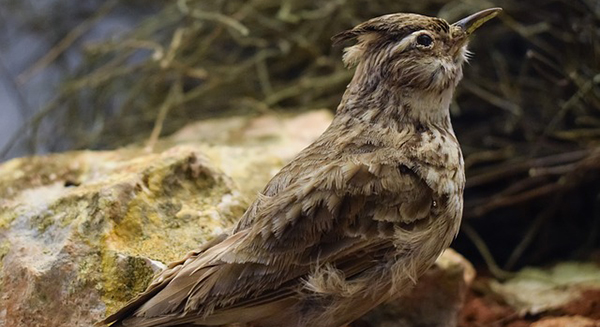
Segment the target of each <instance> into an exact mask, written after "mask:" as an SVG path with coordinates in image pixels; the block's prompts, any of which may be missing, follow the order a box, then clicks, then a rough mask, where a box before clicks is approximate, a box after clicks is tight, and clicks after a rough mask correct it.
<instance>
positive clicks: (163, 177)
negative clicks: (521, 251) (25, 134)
mask: <svg viewBox="0 0 600 327" xmlns="http://www.w3.org/2000/svg"><path fill="white" fill-rule="evenodd" d="M330 121H331V114H330V113H329V112H327V111H315V112H309V113H305V114H302V115H299V116H295V117H276V116H274V115H265V116H261V117H258V118H253V119H248V118H226V119H216V120H209V121H204V122H199V123H195V124H192V125H190V126H187V127H185V128H184V129H182V130H181V131H180V132H179V133H176V134H175V135H173V136H171V137H169V138H167V139H165V140H162V141H160V142H159V143H158V144H157V145H156V146H155V147H154V151H147V150H144V149H142V148H141V147H136V146H131V147H128V148H123V149H118V150H114V151H102V152H100V151H97V152H93V151H79V152H69V153H63V154H54V155H49V156H45V157H31V158H20V159H14V160H11V161H9V162H6V163H3V164H2V165H0V326H28V327H37V326H44V327H54V326H70V327H76V326H82V327H83V326H86V327H87V326H92V325H93V323H94V322H96V321H98V320H100V319H102V318H103V317H104V316H105V314H106V313H112V312H114V311H115V310H116V309H117V308H118V307H119V306H121V305H122V304H123V303H124V302H125V301H127V300H128V299H129V298H131V297H133V296H134V295H135V294H136V293H138V292H140V291H142V290H143V289H144V288H145V287H146V285H147V283H148V282H149V280H150V279H151V277H152V276H153V274H154V273H156V272H157V271H159V270H160V269H162V268H163V267H164V264H165V263H168V262H170V261H174V260H176V259H179V258H180V257H182V256H183V255H185V253H186V252H188V251H190V250H193V249H195V248H197V247H198V246H199V245H200V244H201V243H203V242H205V241H206V240H208V239H210V238H211V237H213V236H214V235H215V234H218V233H221V232H223V231H225V230H226V229H227V228H229V227H230V226H231V225H232V224H233V222H235V221H236V220H237V219H238V218H239V217H240V216H241V215H242V213H243V212H244V209H245V208H246V207H247V205H248V204H249V203H250V201H252V200H253V198H254V197H255V196H256V193H257V192H258V191H259V190H260V189H261V188H262V187H263V186H264V185H265V183H266V182H267V181H268V180H269V178H270V177H271V176H272V175H273V174H274V173H276V172H277V171H278V170H279V169H280V168H281V167H282V166H283V164H284V163H285V162H287V161H289V160H290V159H291V158H292V157H293V156H294V155H295V154H296V153H298V152H299V151H300V150H301V149H302V148H303V147H305V146H306V145H308V144H309V143H310V142H312V141H313V140H314V139H315V138H316V137H317V136H318V135H320V134H321V133H322V132H323V130H324V129H325V128H326V127H327V126H328V124H329V122H330ZM444 258H449V257H448V256H444ZM440 262H443V261H440ZM466 265H467V264H455V263H448V264H446V265H445V264H442V263H440V264H439V265H438V266H437V267H438V268H435V269H433V270H432V271H431V272H429V273H428V276H429V277H427V278H426V279H425V280H427V279H429V280H431V283H429V282H428V283H423V284H422V285H421V286H419V287H417V289H416V290H415V293H414V297H415V298H414V299H417V298H418V299H419V301H425V302H427V303H431V305H432V307H430V308H425V309H424V308H422V307H421V306H420V305H419V304H418V303H417V302H416V301H415V302H414V303H412V304H410V301H412V300H408V302H405V303H404V304H400V303H401V302H394V303H393V304H392V306H391V307H390V308H393V309H390V312H394V311H393V310H396V311H397V310H399V308H402V305H404V306H407V305H408V306H410V310H416V311H414V312H415V315H419V314H430V313H431V310H432V309H433V308H440V310H442V311H444V310H445V311H444V312H441V313H439V316H440V317H441V316H444V315H445V316H447V317H454V315H455V313H454V312H455V311H456V307H457V306H458V302H456V301H459V300H460V297H461V296H462V295H460V292H461V291H460V290H462V287H463V286H464V284H465V278H463V275H464V274H465V271H467V270H468V269H466V268H465V267H466ZM458 266H460V267H462V268H459V267H458ZM461 269H462V270H461ZM453 283H456V284H453ZM439 290H441V292H439V299H435V298H436V297H438V295H436V294H438V291H439ZM431 291H433V293H432V294H429V295H427V294H421V293H420V292H431ZM430 301H431V302H430ZM446 301H448V302H446ZM448 303H450V305H447V306H445V307H444V304H448ZM428 305H429V304H428ZM442 307H444V308H443V309H442ZM383 310H386V309H383ZM379 312H384V311H379ZM390 314H391V315H394V317H396V316H397V315H396V314H395V313H390ZM373 317H375V316H373ZM378 319H379V318H378ZM411 319H412V318H411ZM448 319H450V318H448ZM388 320H389V319H388ZM388 320H385V321H388ZM378 321H379V320H378ZM380 321H383V320H380ZM382 326H383V323H382ZM386 326H396V325H386ZM398 326H400V325H398Z"/></svg>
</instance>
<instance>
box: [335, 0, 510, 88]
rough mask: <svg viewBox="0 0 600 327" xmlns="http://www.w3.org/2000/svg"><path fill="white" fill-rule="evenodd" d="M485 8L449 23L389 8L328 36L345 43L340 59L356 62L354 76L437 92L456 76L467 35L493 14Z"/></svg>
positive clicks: (370, 84)
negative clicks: (349, 42) (348, 44)
mask: <svg viewBox="0 0 600 327" xmlns="http://www.w3.org/2000/svg"><path fill="white" fill-rule="evenodd" d="M500 10H501V9H500V8H491V9H486V10H483V11H480V12H478V13H475V14H473V15H471V16H468V17H466V18H464V19H462V20H460V21H458V22H456V23H454V24H448V22H446V21H445V20H443V19H441V18H436V17H428V16H422V15H417V14H390V15H385V16H381V17H377V18H373V19H371V20H368V21H366V22H364V23H362V24H359V25H358V26H356V27H355V28H353V29H351V30H348V31H345V32H342V33H339V34H337V35H336V36H334V37H333V41H334V44H337V43H340V42H344V41H347V40H356V41H357V43H356V44H355V45H353V46H351V47H348V48H346V49H345V54H344V62H345V63H346V65H347V66H355V65H356V66H357V71H356V74H355V81H357V82H358V83H359V84H361V85H362V87H363V88H366V89H371V90H373V89H374V88H376V87H377V86H378V85H385V86H388V87H403V88H406V87H409V88H411V89H422V90H429V91H437V92H442V91H444V90H447V89H450V88H452V89H453V88H454V87H455V86H456V84H457V83H458V82H459V81H460V79H461V78H462V65H463V63H464V62H465V61H466V60H467V59H468V56H469V52H468V51H467V42H468V38H469V35H470V34H472V33H473V31H475V30H476V29H477V28H478V27H479V26H481V25H482V24H483V23H485V22H486V21H488V20H490V19H491V18H493V17H494V16H496V15H497V14H498V12H499V11H500Z"/></svg>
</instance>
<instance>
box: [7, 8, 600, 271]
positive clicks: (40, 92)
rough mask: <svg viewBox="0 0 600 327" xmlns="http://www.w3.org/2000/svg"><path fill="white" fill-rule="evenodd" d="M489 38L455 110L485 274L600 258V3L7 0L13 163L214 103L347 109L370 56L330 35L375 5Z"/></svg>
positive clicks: (213, 110) (479, 40) (138, 139)
mask: <svg viewBox="0 0 600 327" xmlns="http://www.w3.org/2000/svg"><path fill="white" fill-rule="evenodd" d="M489 7H502V8H504V12H503V14H502V15H501V16H500V17H499V18H497V19H495V20H493V21H491V22H489V23H488V24H486V25H485V26H484V28H482V29H481V30H480V31H478V33H477V35H476V36H475V37H474V38H473V40H472V42H471V50H472V51H473V52H474V54H475V55H474V58H473V59H472V60H471V63H470V64H469V65H468V66H467V67H465V78H464V80H463V82H462V83H461V84H460V86H459V88H458V90H457V93H456V97H455V101H454V103H453V104H452V107H451V112H452V117H453V122H454V127H455V131H456V133H457V135H458V138H459V140H460V141H461V144H462V146H463V150H464V154H465V161H466V166H467V179H468V185H467V190H466V195H465V200H466V204H465V225H464V227H463V232H461V234H460V236H459V238H458V239H457V241H456V242H455V244H454V247H455V248H456V249H458V250H459V252H461V253H463V254H464V255H466V256H467V257H468V258H469V259H470V260H471V261H472V262H474V263H475V264H476V265H477V266H478V267H479V269H480V270H481V271H482V273H483V274H487V273H489V274H490V275H492V276H495V277H498V278H502V276H504V274H506V273H507V272H508V271H512V270H515V269H518V268H520V267H523V266H525V265H545V264H550V263H553V262H556V261H559V260H571V259H581V260H596V261H597V262H598V261H600V255H599V252H598V251H597V249H598V246H599V245H600V242H599V236H600V174H599V172H600V1H597V0H531V1H517V0H498V1H476V0H455V1H442V0H423V1H405V0H370V1H366V0H364V1H350V0H332V1H320V0H278V1H276V0H228V1H219V0H216V1H196V0H187V1H186V0H179V1H168V2H162V1H115V0H108V1H96V0H85V1H77V2H65V1H56V0H45V1H40V0H18V1H17V0H0V161H5V160H8V159H10V158H14V157H19V156H27V155H36V154H44V153H50V152H60V151H67V150H77V149H114V148H116V147H120V146H124V145H129V144H136V143H139V144H142V143H143V142H145V141H146V140H148V138H150V137H151V135H152V134H154V135H155V136H157V135H161V136H165V135H169V134H171V133H173V132H175V131H176V130H178V129H180V128H182V127H183V126H184V125H185V124H186V123H188V122H190V121H194V120H201V119H206V118H210V117H222V116H232V115H260V114H263V113H268V112H275V113H284V112H286V113H287V112H303V111H307V110H311V109H319V108H327V109H329V110H331V111H334V110H335V108H336V106H337V104H338V102H339V100H340V97H341V94H342V93H343V91H344V88H345V86H346V84H347V83H348V81H349V79H350V78H351V76H352V71H348V70H346V69H345V68H344V67H343V65H342V63H341V53H342V49H341V48H333V47H332V46H331V42H330V37H331V36H332V35H334V34H336V33H338V32H340V31H342V30H344V29H348V28H351V27H352V26H354V25H356V24H357V23H360V22H362V21H364V20H366V19H369V18H372V17H374V16H378V15H382V14H386V13H393V12H417V13H422V14H428V15H435V16H440V17H442V18H446V19H447V20H449V21H450V22H453V21H455V20H458V19H459V18H462V17H464V16H466V15H468V14H471V13H473V12H475V11H477V10H481V9H485V8H489Z"/></svg>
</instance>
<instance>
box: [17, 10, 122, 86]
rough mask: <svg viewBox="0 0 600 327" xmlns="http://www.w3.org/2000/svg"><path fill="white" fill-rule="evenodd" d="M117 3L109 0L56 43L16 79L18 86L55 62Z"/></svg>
mask: <svg viewBox="0 0 600 327" xmlns="http://www.w3.org/2000/svg"><path fill="white" fill-rule="evenodd" d="M118 3H119V1H118V0H110V1H107V2H105V3H104V4H103V5H102V6H101V7H100V8H99V9H98V11H97V12H96V14H95V15H94V16H93V17H92V18H91V19H87V20H85V21H84V22H83V23H81V24H79V25H78V26H77V27H75V28H74V29H73V30H71V31H70V32H69V33H68V34H67V35H66V36H65V37H64V38H63V39H62V40H61V41H60V42H58V44H56V45H55V46H54V47H53V48H52V49H50V51H49V52H48V53H47V54H46V55H45V56H43V57H42V58H40V59H39V60H38V61H36V62H35V63H34V64H33V65H32V66H31V67H29V68H28V69H27V70H25V71H24V72H23V73H21V74H20V75H19V76H18V77H17V82H18V83H19V85H23V84H25V83H27V81H29V79H30V78H31V77H33V76H34V75H35V74H37V73H38V72H39V71H41V70H43V69H44V68H46V67H47V66H48V65H49V64H50V63H52V62H53V61H54V60H56V58H58V56H60V55H61V54H62V53H63V52H65V50H67V49H68V48H69V47H70V46H71V44H73V42H75V41H76V40H77V39H79V38H80V37H81V36H82V35H83V34H85V33H86V32H87V31H89V30H90V29H91V28H92V27H93V26H94V24H96V23H97V22H98V21H99V20H100V19H101V18H102V17H104V16H106V15H107V14H108V13H110V12H111V11H112V10H113V9H114V7H115V5H116V4H118Z"/></svg>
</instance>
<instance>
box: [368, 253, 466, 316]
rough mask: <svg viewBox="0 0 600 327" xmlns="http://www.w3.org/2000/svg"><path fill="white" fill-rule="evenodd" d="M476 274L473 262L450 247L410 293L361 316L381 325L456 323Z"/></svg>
mask: <svg viewBox="0 0 600 327" xmlns="http://www.w3.org/2000/svg"><path fill="white" fill-rule="evenodd" d="M474 278H475V269H474V268H473V266H472V265H471V263H470V262H469V261H467V260H466V259H465V258H464V257H463V256H461V255H460V254H458V253H456V252H455V251H454V250H452V249H448V250H446V251H445V252H444V253H443V254H442V256H440V258H439V259H438V260H437V261H436V263H435V265H434V266H433V267H432V268H431V269H429V271H427V273H425V275H423V276H422V277H421V278H420V279H419V281H418V283H417V285H416V286H415V288H414V289H412V290H411V292H410V294H408V295H407V296H403V297H402V298H399V299H395V300H392V301H390V302H388V303H385V304H384V305H381V306H379V307H377V308H375V309H374V310H373V311H372V312H370V313H369V314H367V315H366V316H365V317H364V318H363V319H362V320H364V321H366V322H367V323H368V324H369V325H370V326H378V327H425V326H431V327H454V326H456V324H457V321H458V314H459V312H460V309H461V308H462V305H463V302H464V299H465V296H466V294H467V291H468V290H469V286H470V284H471V282H472V281H473V279H474Z"/></svg>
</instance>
